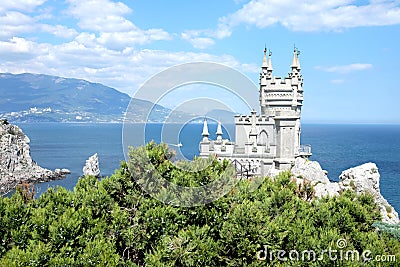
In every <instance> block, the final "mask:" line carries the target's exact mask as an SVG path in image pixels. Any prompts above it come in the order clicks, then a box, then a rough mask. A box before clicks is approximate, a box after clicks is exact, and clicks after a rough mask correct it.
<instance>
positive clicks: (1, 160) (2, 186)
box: [0, 120, 70, 194]
mask: <svg viewBox="0 0 400 267" xmlns="http://www.w3.org/2000/svg"><path fill="white" fill-rule="evenodd" d="M29 143H30V140H29V138H28V137H27V136H26V135H25V134H24V133H23V132H22V130H21V129H20V128H19V127H18V126H16V125H11V124H9V123H8V122H7V121H6V120H0V194H6V193H7V192H9V191H11V190H13V189H14V188H15V187H16V186H17V185H18V184H20V183H22V182H28V183H31V182H42V181H50V180H55V179H61V178H63V177H65V175H66V174H69V173H70V171H69V170H67V169H56V170H54V171H51V170H48V169H46V168H42V167H40V166H39V165H38V164H37V163H36V162H35V161H34V160H33V159H32V158H31V155H30V147H29Z"/></svg>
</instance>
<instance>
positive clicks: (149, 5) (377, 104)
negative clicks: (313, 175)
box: [0, 0, 400, 123]
mask: <svg viewBox="0 0 400 267" xmlns="http://www.w3.org/2000/svg"><path fill="white" fill-rule="evenodd" d="M0 25H1V31H0V72H11V73H22V72H32V73H44V74H49V75H57V76H63V77H74V78H82V79H86V80H89V81H92V82H100V83H103V84H105V85H108V86H111V87H114V88H116V89H118V90H120V91H123V92H126V93H129V94H130V95H133V94H134V92H135V91H136V90H137V89H138V88H139V87H140V85H142V84H143V83H144V82H145V81H146V80H147V79H148V78H150V77H151V76H153V75H154V74H156V73H158V72H159V71H161V70H163V69H165V68H167V67H170V66H173V65H176V64H181V63H186V62H192V61H212V62H218V63H223V64H225V65H228V66H231V67H233V68H236V69H238V70H240V71H241V72H243V73H244V74H245V75H247V76H248V77H249V78H250V79H251V80H253V81H254V83H256V84H258V75H259V74H258V72H259V67H260V65H261V61H262V56H263V52H262V51H263V49H264V45H266V46H267V48H269V49H271V51H272V53H273V56H272V62H273V66H274V74H275V75H276V76H285V75H286V74H287V72H289V70H290V64H291V57H292V53H293V45H294V44H296V46H297V47H298V48H299V50H300V51H301V54H300V61H301V66H302V73H303V77H304V90H305V92H304V94H305V102H304V104H305V106H304V109H303V116H302V118H303V122H327V123H400V115H399V114H400V112H399V111H398V109H397V107H398V106H399V104H398V103H399V99H400V90H399V89H400V88H399V87H400V86H399V82H398V80H399V78H400V74H399V68H400V48H399V44H400V1H397V0H396V1H385V0H371V1H352V0H329V1H311V0H307V1H295V0H247V1H244V0H220V1H178V0H169V1H155V0H153V1H112V0H85V1H82V0H65V1H57V0H47V1H46V0H15V1H2V3H0Z"/></svg>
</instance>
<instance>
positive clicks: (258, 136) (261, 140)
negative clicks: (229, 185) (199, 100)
mask: <svg viewBox="0 0 400 267" xmlns="http://www.w3.org/2000/svg"><path fill="white" fill-rule="evenodd" d="M298 56H299V51H298V50H297V49H296V48H294V53H293V60H292V65H291V72H290V73H289V76H288V77H285V78H281V77H274V76H273V75H272V71H273V68H272V60H271V52H270V53H269V55H268V57H267V50H266V49H264V59H263V62H262V66H261V73H260V89H259V92H260V107H261V114H259V115H258V114H257V112H256V111H254V110H253V111H252V112H251V115H236V116H235V140H236V142H231V141H230V140H228V139H222V135H223V132H222V127H221V123H220V122H219V123H218V127H217V132H216V134H217V140H209V138H208V137H209V132H208V125H207V120H206V118H205V119H204V125H203V133H202V136H203V139H202V141H201V142H200V157H208V156H209V155H215V156H216V157H218V159H219V160H223V159H228V160H230V161H231V162H233V163H235V165H236V168H237V169H238V171H241V172H242V173H243V172H245V173H246V175H247V176H264V175H268V173H269V172H270V170H271V168H275V169H278V170H287V169H290V168H291V166H292V165H293V164H294V161H295V158H296V157H306V158H308V157H310V156H311V146H310V145H300V132H301V127H300V115H301V107H302V105H303V77H302V75H301V73H300V61H299V57H298Z"/></svg>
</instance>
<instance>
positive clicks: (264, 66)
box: [261, 47, 268, 69]
mask: <svg viewBox="0 0 400 267" xmlns="http://www.w3.org/2000/svg"><path fill="white" fill-rule="evenodd" d="M261 68H263V69H264V68H265V69H267V68H268V62H267V47H265V48H264V58H263V62H262V65H261Z"/></svg>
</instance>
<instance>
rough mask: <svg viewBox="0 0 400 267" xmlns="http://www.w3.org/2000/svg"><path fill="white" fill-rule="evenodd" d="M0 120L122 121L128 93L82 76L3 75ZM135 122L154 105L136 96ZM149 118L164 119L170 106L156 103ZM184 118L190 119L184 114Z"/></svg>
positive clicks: (132, 119) (155, 120) (128, 97)
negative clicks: (89, 80)
mask: <svg viewBox="0 0 400 267" xmlns="http://www.w3.org/2000/svg"><path fill="white" fill-rule="evenodd" d="M0 96H1V97H0V119H8V120H9V121H10V122H122V121H123V118H124V114H125V111H126V108H127V106H128V104H129V102H130V100H131V97H130V96H129V95H127V94H124V93H121V92H119V91H118V90H116V89H114V88H111V87H108V86H105V85H102V84H99V83H91V82H88V81H85V80H81V79H72V78H61V77H57V76H49V75H43V74H30V73H23V74H10V73H1V74H0ZM134 101H136V103H135V110H134V111H133V114H131V117H130V118H131V121H132V122H144V121H146V116H147V113H146V111H147V110H149V109H150V108H151V107H152V106H153V105H154V104H153V103H151V102H149V101H146V100H139V99H135V100H134ZM153 110H156V112H152V113H151V115H150V117H149V121H152V122H162V121H164V120H165V118H166V116H167V115H168V114H169V113H170V109H168V108H165V107H162V106H160V105H156V106H155V107H154V108H153ZM178 117H180V118H181V119H182V120H183V121H185V120H187V119H188V118H190V116H189V114H184V113H182V114H181V115H180V116H178Z"/></svg>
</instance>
